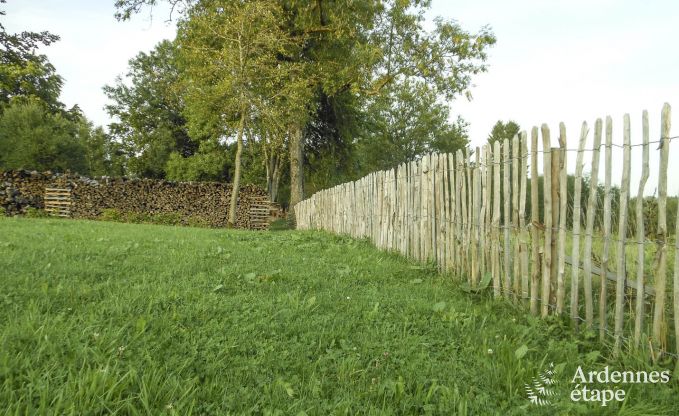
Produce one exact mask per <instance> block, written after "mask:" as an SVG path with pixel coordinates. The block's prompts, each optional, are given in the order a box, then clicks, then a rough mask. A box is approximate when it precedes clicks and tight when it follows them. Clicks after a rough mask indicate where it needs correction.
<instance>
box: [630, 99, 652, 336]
mask: <svg viewBox="0 0 679 416" xmlns="http://www.w3.org/2000/svg"><path fill="white" fill-rule="evenodd" d="M641 125H642V127H641V130H642V140H643V148H642V149H643V150H642V167H641V178H640V179H639V188H638V190H637V201H636V216H637V230H636V233H637V286H636V289H637V296H636V301H637V302H636V308H635V317H634V348H635V349H637V348H639V343H640V342H641V331H642V328H643V325H644V314H645V311H644V296H643V293H644V263H645V262H644V258H645V254H646V253H645V247H644V242H645V240H646V234H645V228H644V188H645V187H646V182H647V181H648V177H649V176H650V168H649V163H648V160H649V145H648V142H649V132H648V111H646V110H644V112H643V113H642V116H641Z"/></svg>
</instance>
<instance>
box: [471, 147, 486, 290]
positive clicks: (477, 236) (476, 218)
mask: <svg viewBox="0 0 679 416" xmlns="http://www.w3.org/2000/svg"><path fill="white" fill-rule="evenodd" d="M475 155H476V160H475V164H474V170H473V171H472V178H473V180H474V184H473V188H472V189H473V190H474V208H473V210H472V213H473V217H472V227H473V228H472V230H473V240H474V245H473V249H474V252H473V256H472V257H473V266H474V267H473V273H472V276H473V279H474V286H475V287H476V283H477V281H478V279H479V278H480V275H481V265H480V260H481V259H480V258H481V257H482V256H481V254H480V252H481V251H482V249H481V247H480V240H481V227H480V223H481V217H482V216H483V207H482V206H481V205H482V203H481V176H482V175H483V173H482V172H483V171H482V169H481V149H480V148H479V147H477V148H476V152H475Z"/></svg>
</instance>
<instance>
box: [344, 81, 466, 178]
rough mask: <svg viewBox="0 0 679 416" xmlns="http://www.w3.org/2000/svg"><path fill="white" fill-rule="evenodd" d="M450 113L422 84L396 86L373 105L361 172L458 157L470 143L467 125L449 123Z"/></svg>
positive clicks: (361, 149) (360, 151) (362, 139)
mask: <svg viewBox="0 0 679 416" xmlns="http://www.w3.org/2000/svg"><path fill="white" fill-rule="evenodd" d="M449 113H450V111H449V109H448V107H447V106H446V105H444V104H441V103H439V102H438V100H437V97H436V95H435V94H434V92H433V91H432V90H431V89H429V88H427V86H426V85H425V84H422V83H411V82H409V81H405V82H403V83H399V84H394V85H392V86H389V87H387V88H385V91H383V93H382V94H380V95H379V96H377V97H376V98H375V99H373V100H371V101H370V104H369V105H368V109H367V116H368V123H367V124H366V127H367V128H366V129H365V132H364V135H363V136H362V137H360V139H359V140H358V146H359V147H358V154H359V155H360V158H361V159H362V161H361V165H362V166H361V171H362V173H368V172H372V171H375V170H382V169H389V168H393V167H394V166H397V165H399V164H401V163H406V162H410V161H413V160H416V159H418V158H420V157H422V156H423V155H425V154H426V153H429V152H439V153H454V152H455V151H457V150H458V149H462V148H464V147H465V146H466V145H467V143H468V140H467V134H466V124H465V123H464V121H463V120H461V119H459V118H458V119H457V120H456V122H455V123H451V122H450V121H449Z"/></svg>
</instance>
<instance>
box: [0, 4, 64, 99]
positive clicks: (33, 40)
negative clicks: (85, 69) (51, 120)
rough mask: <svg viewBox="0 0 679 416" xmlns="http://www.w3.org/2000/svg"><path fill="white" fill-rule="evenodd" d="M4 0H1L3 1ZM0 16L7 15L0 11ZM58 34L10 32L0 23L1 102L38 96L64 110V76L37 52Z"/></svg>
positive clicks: (45, 57) (55, 38)
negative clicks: (62, 89)
mask: <svg viewBox="0 0 679 416" xmlns="http://www.w3.org/2000/svg"><path fill="white" fill-rule="evenodd" d="M3 3H5V0H2V1H0V4H3ZM0 16H3V17H4V16H5V12H4V11H0ZM58 40H59V36H56V35H53V34H51V33H49V32H46V31H45V32H40V33H38V32H26V31H25V32H21V33H15V34H11V33H7V32H6V31H5V27H4V25H3V24H2V23H0V105H2V104H5V105H6V104H8V103H9V102H10V101H12V100H13V99H15V98H16V97H23V98H31V99H37V100H39V101H40V102H42V103H43V104H44V105H46V106H47V107H48V108H49V109H50V110H51V111H57V110H62V109H63V104H62V103H60V102H59V94H60V92H61V87H62V85H63V79H62V78H61V77H60V76H59V75H57V74H56V70H55V69H54V66H53V65H52V64H51V63H50V62H49V61H48V59H47V56H45V55H36V54H35V51H36V50H37V49H38V48H39V47H40V46H49V45H51V44H52V43H54V42H56V41H58Z"/></svg>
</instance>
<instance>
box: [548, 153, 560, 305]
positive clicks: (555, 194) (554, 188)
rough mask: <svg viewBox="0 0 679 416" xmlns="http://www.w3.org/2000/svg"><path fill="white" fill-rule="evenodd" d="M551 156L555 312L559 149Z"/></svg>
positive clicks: (551, 287)
mask: <svg viewBox="0 0 679 416" xmlns="http://www.w3.org/2000/svg"><path fill="white" fill-rule="evenodd" d="M551 155H552V163H551V168H552V174H551V178H552V186H551V191H552V241H551V244H550V248H551V250H552V263H551V266H550V269H549V303H550V305H552V307H553V308H555V310H556V302H557V300H556V296H557V279H558V277H559V276H558V274H559V273H558V265H559V259H558V257H559V250H558V247H557V245H558V244H557V243H558V235H559V230H558V229H559V214H560V212H559V207H560V201H559V188H560V185H559V181H560V179H561V176H560V174H559V167H560V166H561V148H558V147H553V148H552V150H551Z"/></svg>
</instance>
